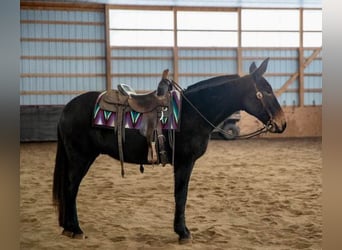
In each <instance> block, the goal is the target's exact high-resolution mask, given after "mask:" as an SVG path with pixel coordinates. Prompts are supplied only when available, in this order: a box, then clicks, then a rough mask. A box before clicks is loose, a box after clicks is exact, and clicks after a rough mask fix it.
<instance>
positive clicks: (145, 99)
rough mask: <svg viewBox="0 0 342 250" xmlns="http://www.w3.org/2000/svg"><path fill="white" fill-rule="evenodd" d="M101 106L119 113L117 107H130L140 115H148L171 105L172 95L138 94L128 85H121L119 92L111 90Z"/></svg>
mask: <svg viewBox="0 0 342 250" xmlns="http://www.w3.org/2000/svg"><path fill="white" fill-rule="evenodd" d="M101 100H102V101H101V102H100V105H101V106H102V107H103V108H104V109H106V110H109V111H114V112H115V111H117V108H116V105H123V106H129V107H130V108H131V109H132V110H134V111H136V112H139V113H148V112H152V111H153V110H156V109H157V108H158V107H168V106H169V105H170V95H169V94H168V93H166V94H164V95H157V90H155V91H152V92H148V93H144V94H136V92H135V91H134V90H133V89H132V88H131V87H130V86H129V85H127V84H119V85H118V91H116V90H109V91H107V92H106V94H105V95H104V96H103V98H102V99H101Z"/></svg>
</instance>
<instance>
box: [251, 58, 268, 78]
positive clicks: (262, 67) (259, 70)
mask: <svg viewBox="0 0 342 250" xmlns="http://www.w3.org/2000/svg"><path fill="white" fill-rule="evenodd" d="M269 59H270V58H269V57H267V58H266V59H265V60H264V61H263V62H262V63H261V64H260V66H259V68H257V69H256V70H255V71H253V72H252V76H253V78H254V79H255V80H256V81H258V80H259V79H260V78H261V77H262V75H263V74H264V73H265V72H266V69H267V64H268V61H269Z"/></svg>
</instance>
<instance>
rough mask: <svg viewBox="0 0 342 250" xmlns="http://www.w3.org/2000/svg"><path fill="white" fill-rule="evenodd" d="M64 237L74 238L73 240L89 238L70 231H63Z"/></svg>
mask: <svg viewBox="0 0 342 250" xmlns="http://www.w3.org/2000/svg"><path fill="white" fill-rule="evenodd" d="M62 235H64V236H67V237H69V238H72V239H82V240H83V239H86V238H88V237H87V236H86V235H85V234H83V233H80V234H76V233H74V232H71V231H68V230H63V232H62Z"/></svg>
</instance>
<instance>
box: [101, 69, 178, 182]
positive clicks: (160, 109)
mask: <svg viewBox="0 0 342 250" xmlns="http://www.w3.org/2000/svg"><path fill="white" fill-rule="evenodd" d="M168 73H169V70H168V69H166V70H164V71H163V74H162V79H161V81H160V82H159V84H158V88H157V90H155V91H152V92H149V93H145V94H137V93H136V92H135V91H134V90H133V89H132V88H131V87H130V86H129V85H126V84H119V85H118V90H109V91H107V92H106V93H105V94H104V95H103V96H102V98H101V99H100V102H99V105H100V107H101V108H102V109H103V110H108V111H112V112H116V114H117V118H116V124H115V131H116V133H117V139H118V148H119V158H120V163H121V175H122V176H124V168H123V162H124V155H123V142H124V140H125V126H124V117H125V113H126V112H130V111H135V112H139V113H142V114H143V115H142V126H143V127H142V128H141V129H140V133H141V134H142V135H143V136H145V137H146V139H147V144H148V155H147V161H148V162H149V163H151V164H155V163H158V162H160V163H161V164H162V165H163V166H165V164H166V163H167V162H168V156H167V153H166V151H165V142H166V139H165V136H164V135H163V133H162V128H161V123H160V122H159V120H161V119H162V118H164V117H165V116H169V114H170V112H169V110H170V109H171V95H170V90H171V89H172V83H171V81H170V80H168ZM156 148H157V149H156ZM158 149H159V150H158ZM157 151H159V157H158V154H157Z"/></svg>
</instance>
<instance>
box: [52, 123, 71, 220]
mask: <svg viewBox="0 0 342 250" xmlns="http://www.w3.org/2000/svg"><path fill="white" fill-rule="evenodd" d="M57 138H58V142H57V153H56V162H55V171H54V174H53V189H52V201H53V205H54V206H55V207H56V208H57V211H58V221H59V225H60V226H61V227H62V226H63V222H64V216H65V197H64V196H65V186H66V185H65V184H66V183H65V180H66V178H67V170H68V160H67V155H66V151H65V147H64V143H63V140H62V137H61V135H60V131H59V127H58V129H57Z"/></svg>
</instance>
